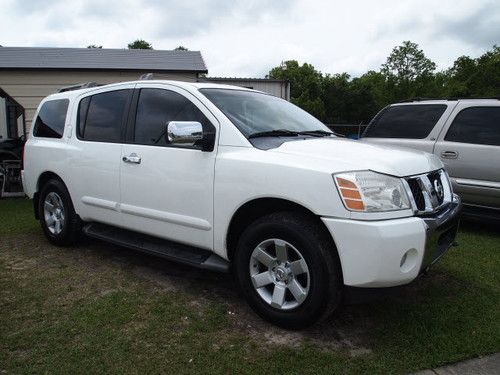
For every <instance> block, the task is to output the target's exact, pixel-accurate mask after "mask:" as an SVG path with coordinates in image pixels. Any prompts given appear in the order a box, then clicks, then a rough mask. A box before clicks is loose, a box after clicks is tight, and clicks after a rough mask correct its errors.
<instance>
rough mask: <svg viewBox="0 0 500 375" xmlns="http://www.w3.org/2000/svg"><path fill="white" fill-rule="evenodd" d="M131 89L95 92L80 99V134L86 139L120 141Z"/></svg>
mask: <svg viewBox="0 0 500 375" xmlns="http://www.w3.org/2000/svg"><path fill="white" fill-rule="evenodd" d="M129 95H130V90H117V91H110V92H104V93H101V94H95V95H92V96H90V97H86V98H84V99H82V100H81V101H80V105H79V107H78V136H79V137H80V138H81V139H84V140H86V141H97V142H119V141H120V140H121V137H122V129H123V126H124V125H123V122H124V116H125V111H126V108H127V101H128V98H129Z"/></svg>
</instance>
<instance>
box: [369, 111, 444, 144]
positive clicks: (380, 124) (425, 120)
mask: <svg viewBox="0 0 500 375" xmlns="http://www.w3.org/2000/svg"><path fill="white" fill-rule="evenodd" d="M445 110H446V105H444V104H418V105H395V106H391V107H387V108H386V109H384V110H383V111H382V112H381V113H379V114H378V115H377V116H376V117H375V118H374V119H373V121H372V122H371V124H370V125H369V126H368V128H367V129H366V131H365V133H364V134H363V137H374V138H409V139H423V138H425V137H427V136H428V135H429V133H430V132H431V130H432V129H433V128H434V126H435V125H436V123H437V122H438V121H439V119H440V118H441V116H442V115H443V113H444V111H445Z"/></svg>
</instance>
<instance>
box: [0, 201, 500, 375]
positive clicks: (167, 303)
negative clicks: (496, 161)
mask: <svg viewBox="0 0 500 375" xmlns="http://www.w3.org/2000/svg"><path fill="white" fill-rule="evenodd" d="M32 216H33V215H32V206H31V202H29V201H26V200H2V201H0V373H1V374H3V373H8V374H10V373H16V374H17V373H61V374H68V373H72V374H74V373H137V374H139V373H140V374H143V373H196V374H200V373H202V374H205V373H236V372H237V373H261V374H268V373H275V374H283V373H289V374H319V373H327V374H332V373H346V374H359V373H370V374H374V373H383V374H385V373H408V372H412V371H415V370H419V369H423V368H429V367H436V366H440V365H443V364H447V363H451V362H455V361H459V360H463V359H467V358H472V357H477V356H480V355H484V354H489V353H493V352H497V351H499V350H500V230H499V229H498V228H492V227H490V228H486V227H484V226H482V225H478V224H475V225H474V224H469V223H465V224H463V225H462V229H461V231H460V234H459V237H458V242H459V243H460V246H459V247H456V248H452V249H451V250H450V251H449V253H448V254H446V255H445V257H444V258H443V259H442V260H441V261H440V262H439V263H438V264H437V265H436V266H435V267H434V268H433V269H432V270H431V272H430V273H429V274H428V275H426V276H424V277H422V278H420V279H418V280H417V281H416V282H414V283H413V284H411V285H410V286H409V287H407V288H404V289H402V290H400V291H399V292H398V293H396V294H394V295H392V296H391V297H389V298H386V299H383V300H378V301H376V302H371V303H365V304H358V305H350V306H344V307H342V308H341V309H340V311H338V313H336V315H335V316H334V317H333V318H332V319H331V320H329V321H327V322H323V323H321V324H318V325H316V326H314V327H311V328H309V329H307V330H305V331H301V332H290V331H285V330H282V329H279V328H276V327H274V326H272V325H269V324H267V323H265V322H263V321H261V320H260V319H259V318H258V317H256V316H255V315H254V314H253V313H252V312H251V311H250V310H249V308H248V307H247V306H246V304H245V303H244V301H243V300H242V299H241V297H240V296H239V295H238V291H237V290H236V289H235V288H234V282H233V281H232V278H231V277H230V276H229V275H223V274H216V273H212V272H205V271H200V270H196V269H192V268H188V267H185V266H181V265H177V264H173V263H170V262H167V261H164V260H161V259H157V258H153V257H149V256H145V255H142V254H138V253H134V252H131V251H128V250H125V249H122V248H119V247H116V246H112V245H108V244H104V243H100V242H97V241H91V240H85V241H84V242H83V243H82V244H81V245H79V246H77V247H74V248H57V247H54V246H51V245H49V244H48V243H47V241H46V240H45V238H44V237H43V235H42V232H41V229H40V228H39V226H38V223H37V222H36V221H35V220H34V219H33V217H32Z"/></svg>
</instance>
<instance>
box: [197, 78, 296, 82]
mask: <svg viewBox="0 0 500 375" xmlns="http://www.w3.org/2000/svg"><path fill="white" fill-rule="evenodd" d="M199 80H200V81H211V82H235V81H245V82H288V80H286V79H276V78H248V77H247V78H240V77H202V78H199Z"/></svg>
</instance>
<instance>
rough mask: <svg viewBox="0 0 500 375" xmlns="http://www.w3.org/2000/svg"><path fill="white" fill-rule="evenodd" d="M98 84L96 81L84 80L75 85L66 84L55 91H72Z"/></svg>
mask: <svg viewBox="0 0 500 375" xmlns="http://www.w3.org/2000/svg"><path fill="white" fill-rule="evenodd" d="M97 86H100V85H98V84H97V83H96V82H85V83H78V84H76V85H72V86H66V87H61V88H60V89H59V90H58V91H57V92H66V91H73V90H80V89H88V88H90V87H97Z"/></svg>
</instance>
